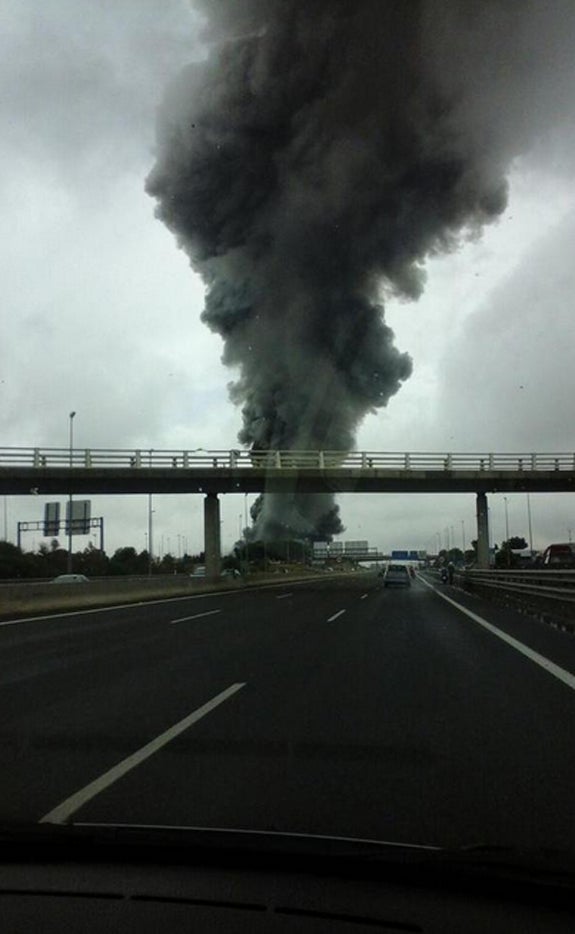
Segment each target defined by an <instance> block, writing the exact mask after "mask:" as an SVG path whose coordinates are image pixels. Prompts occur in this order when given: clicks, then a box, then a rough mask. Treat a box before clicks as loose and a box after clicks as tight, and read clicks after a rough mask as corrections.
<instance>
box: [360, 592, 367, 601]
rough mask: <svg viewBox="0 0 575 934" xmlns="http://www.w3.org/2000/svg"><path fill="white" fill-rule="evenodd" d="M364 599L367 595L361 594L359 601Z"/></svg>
mask: <svg viewBox="0 0 575 934" xmlns="http://www.w3.org/2000/svg"><path fill="white" fill-rule="evenodd" d="M366 597H367V594H366V593H362V595H361V597H360V598H359V599H360V600H365V598H366Z"/></svg>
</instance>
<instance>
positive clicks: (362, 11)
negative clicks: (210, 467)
mask: <svg viewBox="0 0 575 934" xmlns="http://www.w3.org/2000/svg"><path fill="white" fill-rule="evenodd" d="M195 7H197V8H199V9H200V10H201V11H203V12H204V13H205V15H206V17H207V19H206V26H205V40H206V42H207V43H208V47H209V54H208V55H207V58H206V59H205V61H203V62H201V63H196V64H194V65H192V66H190V67H189V68H188V69H186V71H185V72H184V73H183V74H182V75H181V76H180V78H179V79H178V81H176V82H175V83H174V85H173V86H172V88H171V89H170V91H169V93H168V95H167V97H166V101H165V103H164V106H163V109H162V112H161V114H160V118H159V132H158V153H157V162H156V165H155V167H154V169H153V171H152V172H151V174H150V176H149V179H148V182H147V188H148V191H149V192H150V194H152V195H153V196H154V197H155V198H157V199H158V209H157V212H158V216H159V217H160V218H161V219H162V220H163V221H164V222H165V223H166V224H167V225H168V227H169V228H170V229H171V230H173V231H174V233H175V234H176V236H177V238H178V240H179V243H180V244H181V245H182V246H183V247H184V249H185V250H186V251H187V253H188V254H189V256H190V259H191V262H192V266H193V268H194V269H195V270H197V271H198V272H199V273H200V274H201V275H202V277H203V279H204V281H205V283H206V286H207V293H206V303H205V310H204V312H203V315H202V317H203V320H204V321H205V322H206V323H207V324H208V326H209V327H210V328H211V329H212V330H214V331H216V332H217V333H219V334H221V335H222V337H223V339H224V345H225V349H224V355H223V360H224V362H225V363H226V364H228V365H230V366H234V367H238V369H239V374H240V375H239V378H238V379H237V380H236V382H234V383H233V384H232V385H231V387H230V394H231V397H232V399H233V400H234V402H235V403H237V404H238V405H241V407H242V415H243V427H242V429H241V432H240V434H239V440H240V441H241V442H242V443H244V444H246V445H251V446H253V447H255V448H257V449H266V448H283V449H285V448H291V449H300V450H306V449H332V450H347V449H350V448H352V447H353V444H354V437H355V432H356V429H357V427H358V425H359V424H360V422H361V420H362V419H363V418H364V416H365V415H366V414H367V413H369V412H373V411H375V410H376V409H378V408H380V407H382V406H385V405H386V404H387V403H388V401H389V399H390V398H391V396H393V395H394V394H395V393H396V392H397V391H398V389H399V388H400V386H401V383H402V381H404V380H406V379H407V378H408V377H409V376H410V374H411V369H412V364H411V360H410V358H409V357H408V356H407V355H406V354H403V353H400V352H399V351H398V349H397V348H396V347H395V345H394V342H393V332H392V331H391V330H390V328H389V327H388V326H387V325H386V324H385V322H384V315H383V299H384V298H385V296H386V295H391V294H395V295H399V296H403V297H405V298H407V299H417V297H418V296H419V295H420V293H421V291H422V288H423V285H424V278H425V277H424V271H423V264H424V261H425V259H426V258H427V257H428V256H430V255H433V254H435V253H439V252H444V251H446V250H452V249H454V248H455V247H456V246H457V243H458V241H459V239H460V237H461V236H470V235H476V234H477V233H478V232H479V231H480V230H481V227H482V226H483V225H484V224H486V223H489V222H490V221H492V220H494V219H495V218H497V217H498V215H499V214H500V213H501V211H502V210H503V209H504V207H505V204H506V196H507V186H506V181H505V174H506V172H507V170H508V168H509V166H510V163H511V161H512V159H513V158H514V157H515V156H516V155H517V154H518V153H520V152H522V151H523V150H524V149H525V147H526V146H527V145H528V144H529V143H530V141H532V140H533V139H534V138H535V137H536V136H537V133H539V132H542V129H543V128H544V126H545V119H547V116H549V117H550V118H552V119H554V120H555V121H556V122H557V120H560V119H561V115H562V113H563V111H564V110H565V108H566V107H567V106H568V103H569V101H570V94H569V92H570V90H571V85H570V83H569V82H568V81H567V80H566V76H567V75H569V76H572V66H571V64H570V62H571V61H572V55H571V53H572V49H573V43H572V42H571V41H566V39H565V37H566V35H568V34H569V33H570V40H571V39H572V35H573V19H574V16H573V11H574V7H575V5H570V4H569V3H562V2H553V0H551V2H546V3H521V2H515V0H510V2H503V0H501V2H495V0H493V2H490V0H481V2H480V3H475V2H473V0H463V2H450V0H437V2H418V0H396V2H384V0H276V2H274V0H260V2H248V0H244V2H243V0H229V2H228V0H218V2H214V0H210V2H207V0H206V2H204V3H196V4H195ZM570 56H571V57H570ZM557 74H559V75H560V76H561V78H562V80H561V81H559V82H558V81H557V80H556V78H555V76H556V75H557ZM550 104H551V105H552V110H553V112H552V114H549V113H548V111H549V106H550ZM542 113H546V114H547V116H546V118H545V119H540V117H541V114H542ZM534 118H536V119H534ZM257 526H258V531H259V532H261V533H262V534H263V535H264V536H265V535H267V536H270V537H271V536H273V535H277V534H279V532H278V529H280V528H284V529H285V528H286V526H287V527H288V528H289V529H290V530H291V531H292V532H295V533H300V534H305V535H313V534H317V530H318V529H321V533H322V535H325V536H326V537H329V536H330V535H331V534H334V533H335V532H338V531H340V529H341V523H340V520H339V517H338V514H337V507H335V506H334V504H333V499H332V498H331V497H329V496H328V497H322V498H320V499H318V498H315V497H306V498H303V497H287V498H286V497H284V498H281V497H274V496H271V495H270V496H266V497H265V498H264V504H263V506H262V508H261V510H260V512H259V515H258V518H257Z"/></svg>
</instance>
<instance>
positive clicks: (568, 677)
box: [420, 577, 575, 691]
mask: <svg viewBox="0 0 575 934" xmlns="http://www.w3.org/2000/svg"><path fill="white" fill-rule="evenodd" d="M420 580H421V581H423V583H424V584H425V586H426V587H429V589H430V590H434V591H435V593H436V594H438V595H439V596H440V597H441V598H442V600H446V601H447V603H451V605H452V606H454V607H455V608H456V609H457V610H459V611H460V612H461V613H464V614H465V616H469V618H470V619H472V620H473V621H474V622H475V623H479V625H480V626H483V628H484V629H487V631H488V632H491V633H492V634H493V635H494V636H497V638H498V639H502V640H503V642H506V643H507V645H510V646H511V647H512V648H513V649H516V650H517V651H518V652H521V654H522V655H525V657H526V658H528V659H530V661H532V662H535V664H536V665H539V666H540V667H541V668H543V669H544V670H545V671H547V672H548V673H549V674H550V675H553V677H554V678H557V679H558V680H559V681H562V682H563V684H566V685H567V687H569V688H571V690H572V691H575V675H572V674H571V672H569V671H565V669H564V668H560V667H559V665H556V664H555V662H552V661H550V660H549V659H548V658H545V656H544V655H540V654H539V652H536V651H535V649H530V648H529V646H528V645H525V644H524V643H523V642H520V641H519V639H514V638H513V636H509V635H508V634H507V633H506V632H503V630H502V629H498V628H497V626H493V625H492V624H491V623H488V622H487V620H486V619H483V617H482V616H478V615H477V613H474V612H473V611H472V610H468V609H467V607H466V606H463V604H461V603H457V602H456V601H455V600H452V599H451V597H448V596H447V594H445V593H442V592H441V590H438V589H437V588H436V587H434V586H433V584H430V583H429V582H428V581H426V580H424V578H423V577H422V578H420Z"/></svg>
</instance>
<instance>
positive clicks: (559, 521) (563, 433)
mask: <svg viewBox="0 0 575 934" xmlns="http://www.w3.org/2000/svg"><path fill="white" fill-rule="evenodd" d="M197 26H198V21H197V19H196V18H194V16H193V15H192V14H191V13H190V8H189V5H188V4H187V3H185V2H183V0H181V2H177V0H169V2H168V0H163V2H153V0H147V2H141V0H138V2H135V0H132V2H129V0H124V2H122V3H119V2H112V0H110V2H101V3H98V4H94V3H91V2H88V0H70V2H67V3H66V2H62V0H52V2H45V3H42V4H38V3H35V2H33V0H18V2H13V3H6V4H4V5H3V29H2V33H1V35H0V79H1V80H0V87H1V88H2V91H1V92H0V132H1V138H2V142H3V145H2V147H1V149H0V191H1V195H2V205H3V210H2V214H1V216H0V237H1V242H2V268H3V276H2V286H3V300H4V301H3V304H4V313H3V315H2V333H1V340H0V391H1V394H2V395H1V406H0V420H1V428H2V432H1V437H2V441H1V444H2V445H3V446H8V445H13V446H20V445H21V446H28V445H30V446H32V445H38V446H54V447H58V446H64V445H65V444H66V443H67V430H68V413H69V411H71V410H72V409H74V410H76V412H77V416H76V420H75V439H76V443H77V444H78V446H81V447H128V448H132V447H142V448H145V449H150V448H179V449H183V448H196V447H199V446H202V447H205V448H229V447H230V446H235V445H236V434H237V432H238V430H239V428H240V416H239V412H238V411H237V410H236V409H235V408H234V407H233V405H232V404H231V403H230V402H229V401H228V398H227V389H226V386H227V384H228V382H229V381H230V379H231V378H232V376H233V373H232V372H231V371H230V370H228V369H226V368H224V367H223V366H222V364H221V363H220V356H221V342H220V339H219V338H218V337H217V336H215V335H214V334H212V333H211V332H209V331H208V330H207V328H206V327H205V326H204V325H203V324H202V323H201V322H200V320H199V315H200V312H201V310H202V305H203V287H202V285H201V283H200V282H199V280H198V279H197V277H196V276H195V275H194V274H193V273H192V271H191V270H190V268H189V265H188V260H187V258H186V257H185V256H184V254H183V253H182V252H181V251H179V250H178V248H177V246H176V244H175V242H174V240H173V238H172V237H171V235H170V234H169V233H168V232H167V231H166V230H165V228H164V227H163V225H162V224H161V223H159V222H158V221H157V220H155V218H154V216H153V211H154V205H153V202H152V201H151V199H150V198H149V197H148V196H147V195H146V194H145V192H144V181H145V177H146V175H147V173H148V172H149V170H150V168H151V165H152V163H153V147H154V121H155V110H156V107H157V105H158V102H159V100H160V99H161V96H162V94H163V91H164V89H165V86H166V84H167V82H168V80H169V79H170V77H171V76H173V75H174V74H176V73H177V72H178V71H179V70H180V69H181V67H182V66H183V65H184V64H185V63H187V62H188V61H189V60H190V59H192V58H197V57H198V56H199V55H201V54H202V48H201V45H200V43H199V36H198V32H197ZM573 98H574V99H575V95H574V96H573ZM549 99H550V98H549V88H548V89H547V100H549ZM551 99H552V95H551ZM560 117H561V126H560V127H559V128H557V129H553V130H552V131H549V132H547V133H546V134H544V135H542V136H541V137H539V138H538V139H537V140H536V141H535V145H534V148H533V150H532V151H531V152H530V153H526V154H525V155H524V156H523V157H522V158H521V159H520V160H518V161H517V162H516V164H515V167H514V169H513V171H512V174H511V179H510V181H511V193H510V201H509V206H508V208H507V210H506V211H505V213H504V214H503V216H502V218H501V220H500V221H499V222H498V223H497V224H496V225H494V226H493V227H491V228H489V229H487V230H486V231H485V233H484V235H483V237H482V238H481V240H479V241H478V242H475V243H470V244H467V245H466V246H465V247H464V248H463V249H462V250H461V251H459V252H458V253H456V254H454V255H452V256H450V257H443V258H436V259H434V260H433V261H430V262H428V264H427V272H428V282H427V286H426V290H425V292H424V294H423V296H422V297H421V298H420V300H419V301H418V302H415V303H405V302H399V301H398V300H392V301H391V302H390V303H389V305H388V308H387V320H388V322H389V323H390V324H391V326H392V327H393V328H394V330H395V332H396V343H397V346H398V347H399V348H400V349H401V350H405V351H408V352H409V353H410V354H411V356H412V357H413V360H414V372H413V376H412V377H411V379H410V380H408V381H407V382H406V383H405V385H404V386H403V387H402V389H401V390H400V392H399V393H398V394H397V395H396V396H395V397H393V398H392V400H391V402H390V404H389V406H388V408H387V409H383V410H380V412H379V413H378V414H377V415H373V416H368V417H367V418H366V420H365V422H364V423H363V426H362V427H361V429H360V431H359V436H358V444H357V446H358V449H360V450H361V449H371V450H382V449H385V450H402V451H403V450H447V449H452V450H465V451H471V450H515V449H519V448H521V449H523V450H528V451H529V450H533V449H539V450H561V451H563V450H573V449H575V438H574V436H573V428H572V425H573V399H574V398H575V393H574V390H575V367H573V363H572V358H573V344H574V340H573V338H574V333H573V330H574V328H573V323H572V322H573V294H574V286H575V270H574V264H573V260H572V249H573V247H572V244H573V242H574V234H575V195H574V194H573V191H574V188H573V157H572V151H573V147H572V146H571V142H572V140H573V135H574V134H573V126H574V121H573V114H572V113H570V112H569V108H568V103H567V102H566V101H565V99H564V98H563V97H562V99H561V112H560ZM251 499H252V498H251V497H250V500H251ZM521 499H524V498H520V497H513V498H512V502H511V509H510V516H511V517H512V520H513V522H512V530H514V531H515V530H516V531H518V532H520V533H521V534H525V533H526V521H525V509H524V505H522V502H521V501H520V500H521ZM500 500H501V497H493V498H492V518H493V523H494V535H495V539H496V540H501V537H502V533H503V529H504V526H503V525H502V516H503V512H502V509H503V507H502V502H500ZM534 500H535V502H534V503H533V515H534V530H535V538H536V543H537V544H540V545H544V544H545V543H546V542H548V541H550V540H558V539H562V538H565V537H566V534H567V532H566V529H567V528H569V527H571V525H573V526H575V499H574V498H573V497H571V496H567V495H565V496H563V497H535V498H534ZM43 502H44V500H43V499H42V498H41V497H39V498H32V497H29V498H22V499H16V498H10V499H9V502H8V518H9V524H8V532H9V537H10V538H11V539H14V538H15V522H16V520H17V519H39V518H41V514H42V509H43ZM340 502H341V510H342V519H343V521H344V524H345V525H346V526H347V532H346V533H345V534H344V538H345V537H349V538H368V539H370V541H372V542H373V543H374V544H375V543H377V544H380V545H382V546H384V547H394V546H396V545H397V546H400V545H406V546H413V547H422V548H424V547H426V546H430V545H431V543H432V541H433V538H434V536H435V535H436V533H437V532H442V533H443V532H444V530H445V528H446V527H450V528H451V527H453V528H454V531H455V540H456V542H457V543H459V542H460V540H461V532H462V528H461V522H462V521H463V522H464V523H465V529H466V537H467V540H469V539H470V538H471V537H472V535H471V533H472V531H473V521H474V502H473V497H444V498H443V499H440V498H438V497H411V498H409V497H394V498H393V497H351V496H345V497H341V500H340ZM146 506H147V503H146V501H145V498H144V497H134V498H133V499H130V498H124V499H122V500H111V499H106V498H95V499H94V502H93V513H94V514H96V515H100V514H102V513H103V514H104V515H105V517H106V524H107V547H108V550H111V549H113V548H115V547H117V546H119V545H120V544H134V545H135V546H136V547H138V548H142V547H144V532H145V529H146V527H147V526H146ZM222 507H223V521H224V526H223V532H224V543H225V545H226V546H229V545H231V543H232V542H233V540H234V539H235V538H236V537H237V530H238V524H239V516H240V515H241V514H243V509H244V502H243V497H224V498H223V502H222ZM155 509H156V513H155V527H156V544H157V546H158V547H159V545H160V542H161V539H162V537H163V542H164V548H165V549H166V548H167V539H168V537H169V538H170V546H171V549H172V551H173V552H174V551H177V536H178V535H180V536H185V537H186V538H187V540H188V545H189V548H190V549H192V550H195V549H197V548H199V547H200V545H201V541H202V524H201V499H200V498H199V497H188V498H182V497H156V500H155ZM516 526H517V528H516ZM85 541H86V540H83V539H78V546H81V545H83V544H85ZM38 542H39V538H37V539H36V544H38ZM25 544H26V545H27V546H31V545H32V539H31V537H30V538H29V539H27V540H26V542H25Z"/></svg>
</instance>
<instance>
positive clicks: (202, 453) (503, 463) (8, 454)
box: [0, 447, 575, 473]
mask: <svg viewBox="0 0 575 934" xmlns="http://www.w3.org/2000/svg"><path fill="white" fill-rule="evenodd" d="M70 466H72V467H74V468H84V469H91V468H131V469H134V470H143V469H146V468H155V469H158V468H160V469H168V468H180V469H192V468H194V469H218V468H232V469H251V468H253V467H257V468H260V469H261V468H265V469H268V470H274V469H281V470H288V469H295V468H297V469H300V470H301V469H306V468H308V469H320V470H330V469H336V468H341V467H343V468H346V469H354V470H361V471H370V470H388V471H400V472H414V471H434V472H437V471H442V472H450V471H455V470H457V471H462V470H465V471H476V472H477V471H478V472H481V471H515V472H516V471H526V472H530V473H532V472H536V471H546V472H548V471H575V453H572V452H569V453H510V454H496V453H487V454H486V453H465V454H457V453H453V452H447V453H433V452H413V453H410V452H390V451H350V452H346V451H242V450H238V449H232V450H225V451H221V450H214V451H208V450H204V449H203V448H194V449H190V450H166V451H161V450H155V449H151V450H150V449H148V450H146V449H144V448H141V449H135V450H134V449H117V448H93V449H89V448H79V447H77V448H74V449H73V450H72V451H70V449H69V448H25V447H5V448H0V468H2V467H12V468H14V467H34V468H38V469H42V468H45V467H70Z"/></svg>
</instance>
